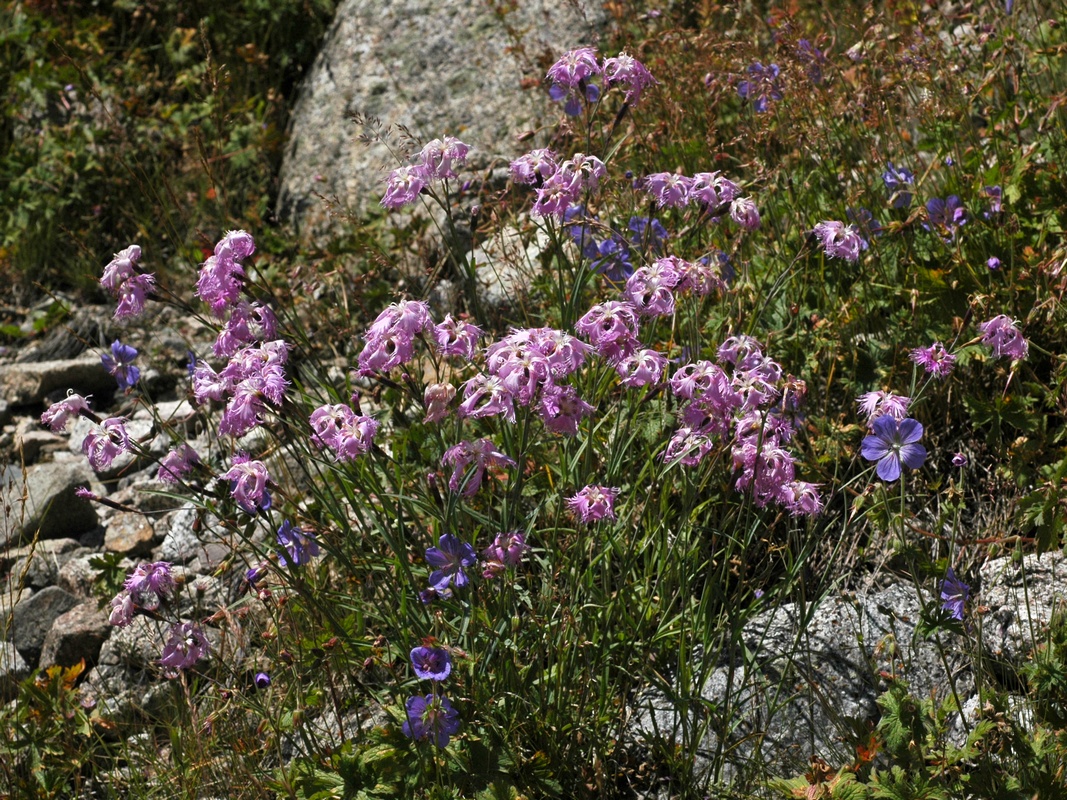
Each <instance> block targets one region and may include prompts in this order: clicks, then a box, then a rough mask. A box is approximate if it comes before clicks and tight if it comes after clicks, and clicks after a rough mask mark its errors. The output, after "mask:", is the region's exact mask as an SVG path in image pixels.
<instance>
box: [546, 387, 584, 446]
mask: <svg viewBox="0 0 1067 800" xmlns="http://www.w3.org/2000/svg"><path fill="white" fill-rule="evenodd" d="M594 411H596V409H595V408H593V406H591V405H589V403H587V402H585V401H584V400H582V398H580V397H579V396H578V392H577V391H575V389H574V387H573V386H546V387H545V388H544V390H543V391H542V393H541V400H540V402H538V404H537V414H538V416H540V417H541V421H542V422H544V423H545V427H546V428H548V429H549V430H550V431H552V432H553V433H560V434H563V435H564V436H577V435H578V423H579V422H580V421H581V420H582V419H584V418H585V417H588V416H589V415H590V414H592V413H593V412H594Z"/></svg>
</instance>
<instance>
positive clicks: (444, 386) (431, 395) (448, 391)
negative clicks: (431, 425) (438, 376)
mask: <svg viewBox="0 0 1067 800" xmlns="http://www.w3.org/2000/svg"><path fill="white" fill-rule="evenodd" d="M455 397H456V387H455V386H453V385H452V384H451V383H431V384H430V385H429V386H427V387H426V390H425V391H424V392H423V393H422V404H423V405H424V406H425V407H426V417H425V418H424V419H423V420H422V421H423V422H440V421H441V420H443V419H444V418H445V417H447V416H448V405H449V403H451V402H452V401H453V400H454V399H455Z"/></svg>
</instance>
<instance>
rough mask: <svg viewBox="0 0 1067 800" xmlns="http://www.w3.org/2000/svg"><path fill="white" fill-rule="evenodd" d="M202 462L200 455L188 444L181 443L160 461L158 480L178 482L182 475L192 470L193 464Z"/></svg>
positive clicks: (157, 473)
mask: <svg viewBox="0 0 1067 800" xmlns="http://www.w3.org/2000/svg"><path fill="white" fill-rule="evenodd" d="M198 463H200V456H199V455H197V452H196V451H195V450H194V449H193V448H191V447H190V446H189V445H187V444H180V445H178V446H177V447H175V448H174V449H173V450H171V451H170V452H169V453H167V454H166V455H165V456H163V458H161V459H160V461H159V470H158V471H157V472H156V480H158V481H161V482H163V483H177V482H178V481H180V480H181V479H182V476H183V475H185V474H186V473H188V472H190V471H191V470H192V468H193V464H198Z"/></svg>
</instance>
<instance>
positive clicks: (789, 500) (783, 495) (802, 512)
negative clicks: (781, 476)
mask: <svg viewBox="0 0 1067 800" xmlns="http://www.w3.org/2000/svg"><path fill="white" fill-rule="evenodd" d="M778 500H779V502H781V503H782V505H784V506H785V507H786V509H788V510H789V513H790V514H792V515H793V516H805V517H817V516H818V515H819V513H820V512H821V511H822V498H821V497H820V496H819V486H818V484H815V483H807V482H806V481H793V482H792V483H787V484H785V485H783V486H782V488H781V490H780V491H779V494H778Z"/></svg>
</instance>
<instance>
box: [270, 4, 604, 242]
mask: <svg viewBox="0 0 1067 800" xmlns="http://www.w3.org/2000/svg"><path fill="white" fill-rule="evenodd" d="M505 5H507V4H504V3H496V4H490V3H484V2H469V1H468V0H346V2H343V3H341V5H340V7H339V8H338V10H337V16H336V18H335V20H334V23H333V25H332V27H331V28H330V31H329V33H328V34H327V37H326V41H325V43H324V44H323V47H322V50H321V52H320V53H319V56H318V59H317V60H316V62H315V65H314V67H313V68H312V70H311V72H310V73H309V75H308V77H307V79H306V80H305V83H304V86H303V88H302V90H301V96H300V99H299V100H298V102H297V105H296V107H295V109H294V111H293V118H292V122H291V131H290V139H289V145H288V148H287V150H286V154H285V159H284V161H283V163H282V168H281V187H280V193H279V199H278V206H279V215H280V216H281V217H282V218H283V219H286V220H287V221H289V222H291V223H293V224H294V225H295V227H296V228H297V229H298V230H299V231H300V232H301V233H302V234H303V236H304V237H305V238H311V237H312V236H314V235H316V234H319V233H323V232H326V231H328V230H330V229H331V228H332V227H333V222H332V221H331V218H330V208H329V206H328V205H327V203H326V202H325V201H324V200H323V199H322V198H330V199H331V200H332V199H334V198H336V200H338V201H339V202H340V205H341V208H340V210H341V211H348V212H351V213H354V214H356V215H357V216H364V215H366V213H367V212H368V211H369V210H370V209H372V208H374V207H376V206H377V205H378V202H379V200H380V199H381V196H382V189H383V186H382V181H383V179H384V178H385V176H386V175H387V174H388V172H389V171H390V170H391V169H393V168H395V167H397V166H399V164H398V162H397V160H396V156H395V155H394V154H393V151H392V150H391V148H393V149H395V148H396V147H397V145H399V144H401V142H400V137H395V138H393V139H392V140H391V141H382V140H380V139H373V140H371V141H368V142H366V143H361V142H358V141H357V137H358V136H360V135H361V134H363V133H365V132H366V131H364V130H363V129H362V128H361V127H360V126H357V125H356V124H355V123H354V122H353V118H354V117H355V116H357V115H358V116H359V117H361V118H363V119H368V118H375V119H377V120H379V121H380V122H381V124H382V126H383V127H384V128H392V127H393V126H404V127H405V128H406V129H407V130H408V131H409V132H410V133H411V134H412V135H413V136H414V137H416V138H417V139H420V140H422V141H423V142H425V141H429V140H431V139H435V138H438V137H440V136H443V135H451V136H456V137H458V138H460V139H462V140H463V141H464V142H466V143H467V144H469V145H471V153H470V157H469V159H468V165H469V166H470V167H471V168H472V169H475V170H481V169H485V168H487V167H488V166H490V164H491V163H492V162H493V161H494V159H499V158H512V157H514V156H516V155H519V154H521V153H522V152H525V150H527V149H529V148H530V146H531V145H532V144H533V143H531V142H527V143H525V144H523V143H520V142H518V141H517V140H516V135H517V134H519V133H522V132H523V131H527V130H533V129H536V128H538V127H540V126H541V125H542V124H543V123H544V122H545V121H554V120H555V119H557V118H558V117H559V116H560V114H561V112H560V111H559V109H558V106H556V107H553V106H552V104H551V103H550V101H549V99H548V96H547V92H546V91H545V89H544V88H543V86H542V85H541V79H542V78H543V77H544V74H545V71H546V69H547V68H548V66H550V65H551V64H552V62H553V61H554V60H555V59H556V58H557V57H558V56H559V55H561V54H562V53H563V52H565V51H566V50H569V49H571V48H572V47H576V46H578V45H582V44H592V43H594V41H595V39H596V36H597V31H599V30H600V29H602V28H603V26H604V24H605V16H604V13H603V10H602V8H601V4H600V3H596V2H591V1H590V0H523V2H520V3H516V4H514V8H512V9H509V10H506V11H501V12H497V11H495V10H494V9H495V7H496V6H501V7H503V6H505ZM402 149H403V148H402Z"/></svg>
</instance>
